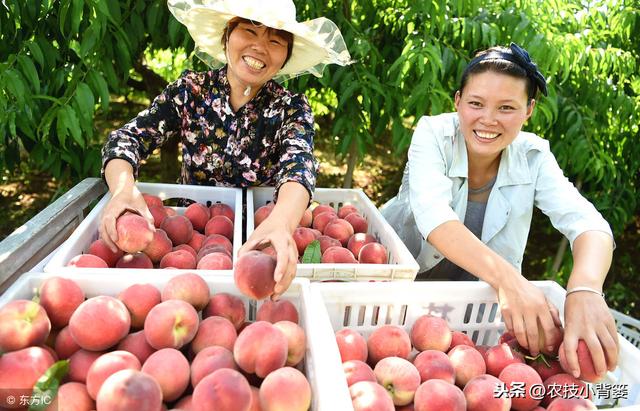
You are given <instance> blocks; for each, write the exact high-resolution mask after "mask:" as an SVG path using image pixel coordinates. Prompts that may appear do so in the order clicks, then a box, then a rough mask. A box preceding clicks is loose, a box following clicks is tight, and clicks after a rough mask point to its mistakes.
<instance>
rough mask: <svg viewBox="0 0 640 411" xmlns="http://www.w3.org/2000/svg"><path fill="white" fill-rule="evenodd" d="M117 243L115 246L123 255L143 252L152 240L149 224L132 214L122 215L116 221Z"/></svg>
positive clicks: (142, 218)
mask: <svg viewBox="0 0 640 411" xmlns="http://www.w3.org/2000/svg"><path fill="white" fill-rule="evenodd" d="M116 231H117V233H118V241H116V245H117V246H118V248H119V249H121V250H122V251H124V252H125V253H137V252H138V251H142V250H144V249H145V248H146V247H147V246H148V245H149V243H150V242H151V240H153V230H152V229H151V227H149V222H148V221H147V220H146V219H145V218H144V217H142V216H140V215H138V214H134V213H129V212H127V213H124V214H123V215H121V216H120V217H118V219H117V220H116Z"/></svg>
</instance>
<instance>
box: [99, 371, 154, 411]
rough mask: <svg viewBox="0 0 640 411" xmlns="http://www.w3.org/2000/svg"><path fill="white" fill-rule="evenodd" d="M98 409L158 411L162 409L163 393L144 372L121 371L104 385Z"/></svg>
mask: <svg viewBox="0 0 640 411" xmlns="http://www.w3.org/2000/svg"><path fill="white" fill-rule="evenodd" d="M96 407H97V409H98V410H99V411H131V410H136V411H158V410H160V408H161V407H162V391H161V389H160V385H159V384H158V383H157V382H156V381H155V380H154V379H153V378H152V377H151V376H149V375H147V374H145V373H143V372H142V371H137V370H121V371H118V372H116V373H115V374H113V375H111V376H110V377H109V378H107V379H106V380H105V382H104V384H102V388H101V389H100V392H99V393H98V399H97V400H96Z"/></svg>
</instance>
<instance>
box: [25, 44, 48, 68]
mask: <svg viewBox="0 0 640 411" xmlns="http://www.w3.org/2000/svg"><path fill="white" fill-rule="evenodd" d="M27 48H28V49H29V51H30V52H31V56H32V57H33V58H34V59H35V61H36V63H38V64H39V65H40V67H44V56H43V55H42V50H40V46H38V43H35V42H33V41H30V42H28V43H27Z"/></svg>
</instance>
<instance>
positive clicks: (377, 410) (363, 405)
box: [349, 381, 395, 411]
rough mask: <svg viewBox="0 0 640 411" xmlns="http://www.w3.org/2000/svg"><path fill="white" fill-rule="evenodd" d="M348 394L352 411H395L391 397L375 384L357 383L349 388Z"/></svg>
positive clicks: (368, 382)
mask: <svg viewBox="0 0 640 411" xmlns="http://www.w3.org/2000/svg"><path fill="white" fill-rule="evenodd" d="M349 394H351V403H352V404H353V410H354V411H395V406H394V405H393V400H392V399H391V396H390V395H389V394H388V393H387V390H385V389H384V387H383V386H382V385H380V384H378V383H376V382H372V381H360V382H357V383H355V384H353V385H352V386H350V387H349Z"/></svg>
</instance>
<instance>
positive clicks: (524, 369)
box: [498, 363, 542, 411]
mask: <svg viewBox="0 0 640 411" xmlns="http://www.w3.org/2000/svg"><path fill="white" fill-rule="evenodd" d="M498 378H499V379H500V381H502V382H504V383H505V387H506V388H507V389H508V390H509V391H511V389H512V385H513V384H514V383H518V384H522V383H524V387H525V390H524V391H525V392H524V395H523V396H519V395H518V396H514V397H513V398H511V409H513V410H516V411H524V410H530V409H532V408H535V407H536V406H537V405H538V404H540V399H539V397H538V396H532V393H531V387H533V386H534V385H542V380H541V379H540V376H539V375H538V373H537V372H536V371H535V370H534V369H533V368H531V367H529V366H528V365H527V364H520V363H515V364H509V365H507V366H506V367H505V368H504V369H503V370H502V372H501V373H500V375H499V376H498Z"/></svg>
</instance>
